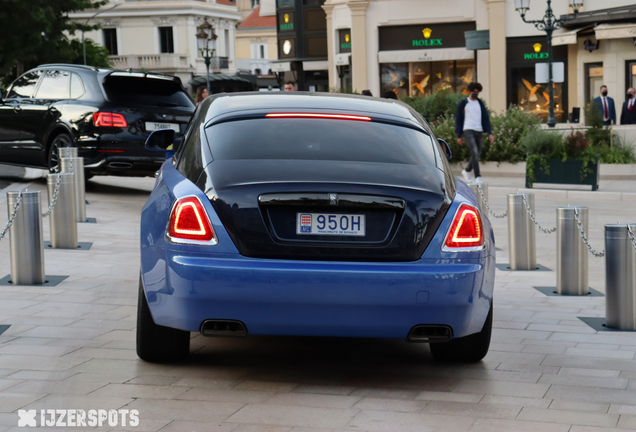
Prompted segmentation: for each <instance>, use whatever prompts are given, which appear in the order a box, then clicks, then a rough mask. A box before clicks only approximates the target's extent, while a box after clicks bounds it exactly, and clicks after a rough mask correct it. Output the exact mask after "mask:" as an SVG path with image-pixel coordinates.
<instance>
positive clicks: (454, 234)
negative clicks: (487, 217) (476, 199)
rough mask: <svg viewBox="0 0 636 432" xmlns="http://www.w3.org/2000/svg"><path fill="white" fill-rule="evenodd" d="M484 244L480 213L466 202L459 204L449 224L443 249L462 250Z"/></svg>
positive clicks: (470, 249)
mask: <svg viewBox="0 0 636 432" xmlns="http://www.w3.org/2000/svg"><path fill="white" fill-rule="evenodd" d="M483 246H484V228H483V225H482V223H481V215H480V214H479V210H478V209H477V208H476V207H473V206H471V205H468V204H462V205H461V206H459V210H457V213H455V218H454V219H453V223H452V224H451V227H450V230H449V231H448V234H446V241H444V248H443V249H444V250H446V251H454V252H462V250H463V251H466V252H468V251H474V250H479V249H481V248H482V247H483Z"/></svg>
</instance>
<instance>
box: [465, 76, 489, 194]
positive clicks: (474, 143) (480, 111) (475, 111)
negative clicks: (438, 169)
mask: <svg viewBox="0 0 636 432" xmlns="http://www.w3.org/2000/svg"><path fill="white" fill-rule="evenodd" d="M482 90H483V87H482V86H481V84H479V83H478V82H472V83H470V84H468V91H469V96H468V97H467V98H466V99H464V100H462V101H461V102H460V103H459V106H458V107H457V116H456V120H455V133H457V143H458V144H459V145H463V144H464V142H466V145H467V146H468V149H469V150H470V161H468V166H467V167H466V169H464V170H462V175H463V176H464V179H465V180H466V181H467V182H470V181H471V180H472V174H471V172H472V171H473V170H474V171H475V183H483V182H482V180H481V173H480V172H479V156H480V155H481V148H482V144H483V134H484V132H486V133H487V134H488V135H489V136H488V139H490V143H491V144H492V143H493V141H494V140H495V137H494V136H493V135H492V128H491V126H490V114H489V113H488V110H486V106H485V105H484V103H483V102H482V101H481V100H479V98H478V96H479V92H481V91H482Z"/></svg>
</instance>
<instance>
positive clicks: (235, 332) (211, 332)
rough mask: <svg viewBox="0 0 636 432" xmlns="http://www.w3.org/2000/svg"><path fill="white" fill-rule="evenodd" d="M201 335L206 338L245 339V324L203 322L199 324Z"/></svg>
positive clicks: (229, 321) (235, 322) (221, 321)
mask: <svg viewBox="0 0 636 432" xmlns="http://www.w3.org/2000/svg"><path fill="white" fill-rule="evenodd" d="M201 334H202V335H203V336H208V337H245V336H247V328H246V327H245V324H243V323H242V322H240V321H235V320H205V321H203V324H201Z"/></svg>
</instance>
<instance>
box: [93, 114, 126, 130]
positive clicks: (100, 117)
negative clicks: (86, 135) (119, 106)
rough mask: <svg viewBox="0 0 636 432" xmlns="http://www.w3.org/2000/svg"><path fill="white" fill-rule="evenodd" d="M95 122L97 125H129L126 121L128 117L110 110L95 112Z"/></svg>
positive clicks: (121, 126) (122, 126) (120, 126)
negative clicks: (109, 111)
mask: <svg viewBox="0 0 636 432" xmlns="http://www.w3.org/2000/svg"><path fill="white" fill-rule="evenodd" d="M93 123H95V126H112V127H119V128H124V127H128V123H126V119H125V118H124V116H123V115H121V114H115V113H108V112H96V113H94V114H93Z"/></svg>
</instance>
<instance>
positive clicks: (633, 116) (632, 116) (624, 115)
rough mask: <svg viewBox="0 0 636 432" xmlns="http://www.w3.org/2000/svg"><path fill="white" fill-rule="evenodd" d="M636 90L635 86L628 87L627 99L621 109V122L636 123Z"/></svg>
mask: <svg viewBox="0 0 636 432" xmlns="http://www.w3.org/2000/svg"><path fill="white" fill-rule="evenodd" d="M635 95H636V91H634V89H633V88H631V87H630V88H628V89H627V100H626V101H625V103H624V104H623V110H622V111H621V124H622V125H624V124H636V108H634V105H635V104H636V98H634V96H635Z"/></svg>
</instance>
